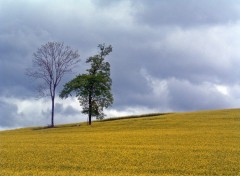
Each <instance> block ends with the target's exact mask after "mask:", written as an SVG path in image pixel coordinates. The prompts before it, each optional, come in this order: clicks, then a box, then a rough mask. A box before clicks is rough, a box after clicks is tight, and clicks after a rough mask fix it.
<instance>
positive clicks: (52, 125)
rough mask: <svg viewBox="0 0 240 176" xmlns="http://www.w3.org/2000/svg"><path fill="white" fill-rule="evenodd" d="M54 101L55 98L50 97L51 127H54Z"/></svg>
mask: <svg viewBox="0 0 240 176" xmlns="http://www.w3.org/2000/svg"><path fill="white" fill-rule="evenodd" d="M54 99H55V97H54V96H52V118H51V127H54Z"/></svg>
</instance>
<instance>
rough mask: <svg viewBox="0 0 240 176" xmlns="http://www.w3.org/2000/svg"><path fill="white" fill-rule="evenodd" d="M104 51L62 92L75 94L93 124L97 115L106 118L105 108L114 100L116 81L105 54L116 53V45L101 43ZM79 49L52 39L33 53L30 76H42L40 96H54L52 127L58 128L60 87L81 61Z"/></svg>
mask: <svg viewBox="0 0 240 176" xmlns="http://www.w3.org/2000/svg"><path fill="white" fill-rule="evenodd" d="M98 47H99V49H100V53H99V54H96V55H95V56H92V57H90V58H88V59H87V61H86V62H87V63H90V64H91V67H90V68H89V69H87V70H86V71H87V73H85V74H80V75H78V76H77V77H76V78H74V79H73V80H71V81H70V82H68V83H66V84H65V85H64V88H63V90H62V91H61V93H60V97H61V98H67V97H68V96H69V95H71V93H75V95H76V97H78V100H79V102H80V105H81V106H82V107H83V110H82V113H85V114H88V116H89V125H91V119H92V117H93V116H95V117H97V119H102V118H103V117H104V113H103V108H107V107H109V106H110V105H111V104H112V103H113V96H112V94H111V85H112V80H111V78H110V64H109V63H108V62H105V61H104V58H105V56H107V55H108V54H109V53H110V52H112V47H111V45H109V46H108V47H106V46H105V45H104V44H101V45H99V46H98ZM79 57H80V55H79V54H78V51H77V50H75V51H74V50H72V49H71V48H70V47H69V46H64V44H63V43H59V42H48V43H47V44H45V45H42V46H41V47H40V48H39V49H38V50H37V51H36V52H35V53H34V54H33V67H32V68H29V69H27V75H28V76H30V77H33V78H35V79H40V80H41V81H42V84H41V85H39V86H38V91H39V93H40V94H39V95H40V96H41V97H42V96H50V98H51V103H52V106H51V127H54V107H55V97H56V89H57V86H58V85H59V83H60V81H61V80H62V78H63V76H64V75H65V74H66V73H70V72H72V69H73V66H74V65H76V64H77V63H78V62H80V59H79Z"/></svg>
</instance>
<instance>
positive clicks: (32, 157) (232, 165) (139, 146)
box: [0, 109, 240, 176]
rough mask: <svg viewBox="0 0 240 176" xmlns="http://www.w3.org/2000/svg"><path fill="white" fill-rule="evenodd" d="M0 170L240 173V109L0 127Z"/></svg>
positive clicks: (99, 175)
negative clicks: (50, 125)
mask: <svg viewBox="0 0 240 176" xmlns="http://www.w3.org/2000/svg"><path fill="white" fill-rule="evenodd" d="M0 175H4V176H5V175H6V176H8V175H9V176H12V175H44V176H48V175H54V176H61V175H69V176H74V175H89V176H103V175H116V176H124V175H129V176H130V175H131V176H132V175H141V176H142V175H147V176H151V175H234V176H235V175H240V109H234V110H220V111H202V112H193V113H175V114H167V115H160V116H153V117H145V118H144V117H142V118H132V119H123V120H114V121H103V122H94V123H93V125H92V126H87V125H86V124H80V126H76V125H65V126H61V127H58V128H54V129H43V128H42V129H41V128H34V129H33V128H29V129H19V130H13V131H3V132H0Z"/></svg>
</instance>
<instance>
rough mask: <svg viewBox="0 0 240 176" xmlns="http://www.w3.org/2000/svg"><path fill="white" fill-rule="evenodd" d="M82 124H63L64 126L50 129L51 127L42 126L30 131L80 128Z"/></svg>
mask: <svg viewBox="0 0 240 176" xmlns="http://www.w3.org/2000/svg"><path fill="white" fill-rule="evenodd" d="M80 126H82V124H79V123H77V124H65V125H57V126H54V127H52V126H51V125H48V126H42V127H34V128H32V130H48V129H60V128H72V127H80Z"/></svg>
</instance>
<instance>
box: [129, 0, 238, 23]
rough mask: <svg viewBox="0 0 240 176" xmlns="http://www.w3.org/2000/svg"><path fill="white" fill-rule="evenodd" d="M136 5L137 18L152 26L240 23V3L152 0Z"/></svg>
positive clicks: (205, 0)
mask: <svg viewBox="0 0 240 176" xmlns="http://www.w3.org/2000/svg"><path fill="white" fill-rule="evenodd" d="M132 2H133V4H134V3H135V4H136V6H137V7H138V8H139V10H136V14H135V18H136V20H137V21H138V22H140V23H142V24H148V25H151V26H160V25H173V26H176V25H177V26H182V27H191V26H196V25H212V24H221V23H229V22H234V21H238V20H239V17H240V13H239V3H238V2H237V1H234V0H230V1H225V0H213V1H208V0H203V1H195V0H182V1H179V0H172V1H168V0H162V1H158V0H150V1H140V2H141V3H139V1H138V2H137V3H136V2H134V1H132Z"/></svg>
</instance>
